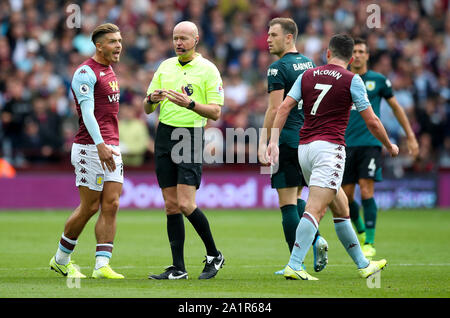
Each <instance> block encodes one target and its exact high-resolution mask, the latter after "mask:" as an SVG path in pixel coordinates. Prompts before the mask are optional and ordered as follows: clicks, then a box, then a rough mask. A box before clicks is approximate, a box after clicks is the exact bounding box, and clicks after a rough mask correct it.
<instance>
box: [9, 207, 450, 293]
mask: <svg viewBox="0 0 450 318" xmlns="http://www.w3.org/2000/svg"><path fill="white" fill-rule="evenodd" d="M205 213H206V215H207V216H208V218H209V221H210V225H211V228H212V230H213V233H214V236H215V240H216V244H217V246H218V248H219V249H220V250H221V251H222V252H223V254H224V255H225V258H226V265H225V266H224V268H223V269H222V270H221V271H220V272H219V274H218V276H217V277H216V278H214V279H212V280H209V281H199V280H198V279H197V277H198V275H199V274H200V272H201V270H202V268H203V263H202V260H203V259H204V253H205V252H204V247H203V244H202V242H201V241H200V239H199V238H198V236H197V235H196V234H195V232H194V230H193V228H192V226H191V225H190V223H189V222H188V221H187V220H185V225H186V244H185V257H186V266H187V270H188V272H189V275H190V279H189V280H186V281H153V280H148V279H147V276H148V274H149V273H158V274H159V273H160V272H162V271H163V269H164V267H165V266H166V265H170V263H171V258H170V250H169V243H168V240H167V233H166V218H165V216H164V213H163V212H161V211H152V212H150V211H143V210H142V211H120V213H119V216H118V222H117V236H116V239H115V242H114V251H113V258H112V260H111V265H112V267H113V268H114V269H115V270H116V271H117V272H119V273H122V274H124V275H125V276H126V279H125V280H119V281H105V280H93V279H85V280H81V282H80V288H69V287H68V285H67V281H66V279H65V278H63V277H60V276H58V274H56V273H55V272H53V271H50V270H49V266H48V262H49V260H50V258H51V257H52V256H53V255H54V253H55V251H56V249H57V245H58V241H59V238H60V235H61V233H62V230H63V225H64V222H65V220H66V219H67V217H68V216H69V215H70V212H69V211H41V212H33V211H15V212H11V211H6V212H0V298H9V297H19V298H21V297H32V298H34V297H52V298H53V297H66V298H71V297H87V298H91V297H125V298H128V297H132V298H139V297H148V298H166V297H170V298H172V297H173V298H175V297H177V298H178V297H180V298H203V297H204V298H286V297H388V298H399V297H402V298H403V297H449V296H450V249H449V248H448V242H449V241H450V231H449V230H450V226H449V225H450V213H449V211H442V210H425V211H416V210H415V211H382V212H380V213H379V216H378V227H377V228H378V230H377V235H376V248H377V252H378V255H377V257H376V258H386V259H387V260H388V267H387V268H386V270H384V271H383V272H382V273H381V276H380V280H379V282H380V288H368V286H367V282H366V280H365V279H361V278H359V277H358V274H357V271H356V268H355V266H354V264H353V263H352V261H351V259H350V258H349V256H348V255H347V254H346V252H345V250H344V248H343V247H342V246H341V245H340V243H339V241H338V239H337V237H336V233H335V232H334V226H333V222H332V220H331V216H330V213H329V212H328V213H327V215H326V216H325V218H324V219H323V220H322V222H321V224H320V230H321V233H322V235H323V236H324V237H325V238H326V239H327V241H328V243H329V255H328V256H329V265H328V267H327V268H326V269H325V270H324V271H323V272H321V273H318V274H315V273H314V271H313V270H312V250H310V252H309V253H308V256H307V259H306V260H305V263H306V266H307V268H308V269H309V270H310V271H309V272H310V273H311V274H313V275H315V276H316V277H318V278H319V281H310V282H308V281H287V280H285V279H284V278H283V277H280V276H276V275H274V274H273V273H274V272H275V271H276V270H279V269H281V268H282V267H283V266H284V264H286V263H287V261H288V259H289V254H288V251H287V245H286V243H285V242H284V241H283V234H282V228H281V216H280V212H279V211H249V210H241V211H208V210H207V209H205ZM95 220H96V218H95V217H94V218H93V219H92V220H91V221H90V222H89V223H88V225H87V226H86V228H85V230H84V232H83V233H82V235H81V237H80V238H79V240H78V241H79V243H78V245H77V247H76V250H75V253H74V254H73V256H72V259H74V260H75V261H76V262H77V264H78V265H80V266H81V270H82V272H84V273H85V274H86V275H88V276H90V274H91V273H92V269H93V265H94V253H95V236H94V224H95Z"/></svg>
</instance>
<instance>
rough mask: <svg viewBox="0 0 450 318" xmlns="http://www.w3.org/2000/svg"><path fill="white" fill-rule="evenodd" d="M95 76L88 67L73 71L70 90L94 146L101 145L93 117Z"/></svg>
mask: <svg viewBox="0 0 450 318" xmlns="http://www.w3.org/2000/svg"><path fill="white" fill-rule="evenodd" d="M96 82H97V76H96V75H95V73H94V71H93V70H92V69H91V68H90V67H89V66H88V65H83V66H81V67H80V68H78V69H77V70H76V71H75V74H74V75H73V79H72V90H73V92H74V94H75V96H76V98H77V101H78V103H79V105H80V109H81V115H82V117H83V122H84V125H85V126H86V129H87V131H88V132H89V135H90V136H91V138H92V140H93V141H94V143H95V144H96V145H98V144H101V143H103V138H102V135H101V133H100V127H99V125H98V122H97V119H96V118H95V115H94V108H95V102H94V86H95V83H96Z"/></svg>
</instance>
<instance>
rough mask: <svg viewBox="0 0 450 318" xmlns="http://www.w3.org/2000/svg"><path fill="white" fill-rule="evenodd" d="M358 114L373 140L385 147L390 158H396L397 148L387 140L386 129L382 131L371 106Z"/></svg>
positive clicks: (379, 121)
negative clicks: (373, 137)
mask: <svg viewBox="0 0 450 318" xmlns="http://www.w3.org/2000/svg"><path fill="white" fill-rule="evenodd" d="M359 113H360V115H361V117H362V118H363V119H364V121H365V122H366V125H367V128H368V129H369V130H370V132H371V133H372V135H374V136H375V138H377V139H378V140H379V141H381V143H382V144H383V145H384V146H385V147H386V149H387V151H388V152H389V153H390V154H391V156H392V157H396V156H397V155H398V147H397V145H395V144H393V143H391V141H390V140H389V137H388V135H387V132H386V129H384V126H383V124H382V123H381V120H380V119H379V118H378V116H377V115H376V114H375V113H374V112H373V109H372V106H369V107H368V108H366V109H365V110H363V111H361V112H359Z"/></svg>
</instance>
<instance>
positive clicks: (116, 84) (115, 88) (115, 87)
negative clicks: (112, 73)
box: [108, 81, 119, 92]
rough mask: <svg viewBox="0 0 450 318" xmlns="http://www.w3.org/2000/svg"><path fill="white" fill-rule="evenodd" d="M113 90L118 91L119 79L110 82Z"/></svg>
mask: <svg viewBox="0 0 450 318" xmlns="http://www.w3.org/2000/svg"><path fill="white" fill-rule="evenodd" d="M108 84H109V86H110V87H111V89H112V91H113V92H117V91H118V90H119V83H118V82H117V81H112V82H109V83H108Z"/></svg>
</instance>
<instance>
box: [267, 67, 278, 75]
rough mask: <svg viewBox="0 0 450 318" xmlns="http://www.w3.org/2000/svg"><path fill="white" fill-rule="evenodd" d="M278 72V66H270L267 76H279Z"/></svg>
mask: <svg viewBox="0 0 450 318" xmlns="http://www.w3.org/2000/svg"><path fill="white" fill-rule="evenodd" d="M277 74H278V69H276V68H269V69H268V70H267V76H277Z"/></svg>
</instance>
